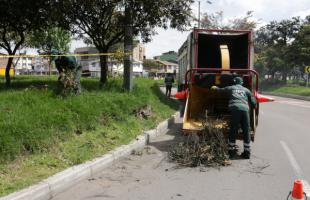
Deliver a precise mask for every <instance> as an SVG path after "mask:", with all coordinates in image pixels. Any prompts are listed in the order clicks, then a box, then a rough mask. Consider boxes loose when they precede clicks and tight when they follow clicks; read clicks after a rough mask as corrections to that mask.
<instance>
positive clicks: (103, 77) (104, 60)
mask: <svg viewBox="0 0 310 200" xmlns="http://www.w3.org/2000/svg"><path fill="white" fill-rule="evenodd" d="M99 52H100V53H107V51H106V50H99ZM107 77H108V57H107V56H106V55H104V56H100V83H99V85H100V87H102V86H104V85H105V84H106V83H107V80H108V78H107Z"/></svg>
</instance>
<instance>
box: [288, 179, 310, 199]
mask: <svg viewBox="0 0 310 200" xmlns="http://www.w3.org/2000/svg"><path fill="white" fill-rule="evenodd" d="M290 196H291V199H292V200H295V199H304V197H305V198H306V199H307V196H306V195H305V193H304V190H303V186H302V181H301V180H295V181H294V186H293V191H292V192H290V193H289V195H288V197H287V199H289V197H290Z"/></svg>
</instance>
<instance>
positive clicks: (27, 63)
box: [13, 57, 33, 74]
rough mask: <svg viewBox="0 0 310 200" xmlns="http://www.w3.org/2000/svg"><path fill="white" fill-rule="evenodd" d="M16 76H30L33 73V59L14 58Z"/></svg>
mask: <svg viewBox="0 0 310 200" xmlns="http://www.w3.org/2000/svg"><path fill="white" fill-rule="evenodd" d="M13 63H14V66H15V70H16V74H28V73H32V71H33V64H32V63H33V58H23V57H20V58H14V60H13Z"/></svg>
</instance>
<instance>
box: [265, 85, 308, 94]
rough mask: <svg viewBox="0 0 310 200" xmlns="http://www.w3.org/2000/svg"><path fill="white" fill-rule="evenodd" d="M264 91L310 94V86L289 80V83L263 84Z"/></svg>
mask: <svg viewBox="0 0 310 200" xmlns="http://www.w3.org/2000/svg"><path fill="white" fill-rule="evenodd" d="M263 91H265V92H274V93H281V94H293V95H299V96H310V87H308V88H307V87H305V86H301V85H299V84H293V83H290V82H288V83H287V84H263Z"/></svg>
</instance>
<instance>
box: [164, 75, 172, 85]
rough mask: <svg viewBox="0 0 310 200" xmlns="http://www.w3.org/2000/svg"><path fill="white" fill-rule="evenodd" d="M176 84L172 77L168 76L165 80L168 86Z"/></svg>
mask: <svg viewBox="0 0 310 200" xmlns="http://www.w3.org/2000/svg"><path fill="white" fill-rule="evenodd" d="M173 83H174V78H173V77H172V76H168V77H166V78H165V85H166V86H172V84H173Z"/></svg>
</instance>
